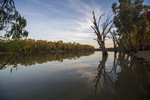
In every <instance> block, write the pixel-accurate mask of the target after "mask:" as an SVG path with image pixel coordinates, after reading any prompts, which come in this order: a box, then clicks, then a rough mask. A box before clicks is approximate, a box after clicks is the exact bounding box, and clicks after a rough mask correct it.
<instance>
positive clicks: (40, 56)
mask: <svg viewBox="0 0 150 100" xmlns="http://www.w3.org/2000/svg"><path fill="white" fill-rule="evenodd" d="M92 54H94V51H91V52H68V53H36V54H34V53H33V54H27V55H23V54H22V55H16V56H13V58H12V57H11V56H6V55H1V57H0V69H5V68H6V67H7V66H4V65H12V66H13V68H17V65H18V64H20V65H24V66H30V65H35V64H42V63H47V62H52V61H59V62H63V61H64V60H65V59H68V60H71V59H74V60H75V59H77V58H80V57H81V56H89V55H92ZM10 58H12V59H10Z"/></svg>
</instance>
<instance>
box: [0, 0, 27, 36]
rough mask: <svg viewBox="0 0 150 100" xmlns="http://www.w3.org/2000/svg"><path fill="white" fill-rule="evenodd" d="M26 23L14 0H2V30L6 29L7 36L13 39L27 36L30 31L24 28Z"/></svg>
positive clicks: (0, 3)
mask: <svg viewBox="0 0 150 100" xmlns="http://www.w3.org/2000/svg"><path fill="white" fill-rule="evenodd" d="M26 25H27V22H26V20H25V19H24V18H23V17H21V15H20V14H19V12H18V11H17V10H16V8H15V3H14V1H13V0H1V1H0V31H1V30H6V34H5V36H6V37H8V38H12V39H20V38H22V37H27V36H28V32H27V31H26V30H23V29H24V28H25V27H26Z"/></svg>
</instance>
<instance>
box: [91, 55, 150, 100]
mask: <svg viewBox="0 0 150 100" xmlns="http://www.w3.org/2000/svg"><path fill="white" fill-rule="evenodd" d="M107 58H108V56H103V57H102V60H101V61H100V64H99V65H98V68H97V75H96V76H95V79H94V81H93V84H94V86H95V95H96V96H97V95H98V94H103V93H104V91H105V90H106V88H107V90H110V91H111V90H112V92H111V94H112V95H113V98H111V99H110V100H150V67H149V66H144V65H142V64H141V63H140V62H139V61H138V60H137V59H135V58H134V57H133V56H131V55H129V54H125V53H114V59H113V65H112V66H111V70H107V68H106V67H107V66H106V65H107V64H106V62H107Z"/></svg>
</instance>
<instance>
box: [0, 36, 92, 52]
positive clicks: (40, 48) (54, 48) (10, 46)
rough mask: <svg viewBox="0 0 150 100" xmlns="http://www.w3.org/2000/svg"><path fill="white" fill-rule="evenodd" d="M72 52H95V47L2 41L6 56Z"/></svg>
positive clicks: (43, 42)
mask: <svg viewBox="0 0 150 100" xmlns="http://www.w3.org/2000/svg"><path fill="white" fill-rule="evenodd" d="M70 51H94V47H93V46H90V45H81V44H79V43H70V42H69V43H64V42H63V41H57V42H51V41H46V40H37V41H36V40H33V39H25V40H11V41H0V52H3V53H6V54H14V53H36V52H70Z"/></svg>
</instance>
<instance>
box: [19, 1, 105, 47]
mask: <svg viewBox="0 0 150 100" xmlns="http://www.w3.org/2000/svg"><path fill="white" fill-rule="evenodd" d="M18 2H22V4H23V2H25V1H20V0H18ZM27 2H28V3H27V5H26V9H24V8H22V6H23V5H19V3H18V6H19V7H20V11H19V12H21V14H22V15H23V16H24V17H25V18H26V19H27V28H26V29H27V30H28V31H29V33H30V34H29V38H33V39H46V40H48V41H56V40H60V39H61V40H63V41H66V42H79V43H83V44H84V43H89V44H91V45H95V44H96V41H94V40H93V39H94V38H96V36H95V33H94V32H93V30H92V28H91V26H92V21H93V19H92V11H95V13H96V16H99V15H101V14H102V13H103V11H102V10H101V6H100V5H99V4H98V3H97V0H87V1H85V0H63V1H60V0H28V1H27ZM20 4H21V3H20Z"/></svg>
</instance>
